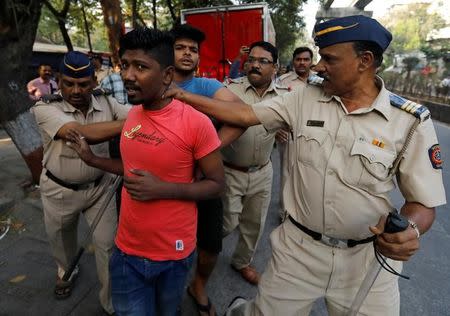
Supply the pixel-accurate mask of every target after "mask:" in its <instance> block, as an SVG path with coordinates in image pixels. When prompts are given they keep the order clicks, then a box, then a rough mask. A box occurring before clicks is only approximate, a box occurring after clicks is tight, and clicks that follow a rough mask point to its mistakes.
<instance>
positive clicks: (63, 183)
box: [45, 170, 103, 191]
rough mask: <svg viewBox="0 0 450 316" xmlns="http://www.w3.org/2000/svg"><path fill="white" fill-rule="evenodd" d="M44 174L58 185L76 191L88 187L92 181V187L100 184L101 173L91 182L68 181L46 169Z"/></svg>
mask: <svg viewBox="0 0 450 316" xmlns="http://www.w3.org/2000/svg"><path fill="white" fill-rule="evenodd" d="M45 175H46V176H47V177H48V178H49V179H51V180H52V181H53V182H55V183H57V184H59V185H60V186H63V187H65V188H67V189H71V190H74V191H78V190H86V189H89V187H91V184H92V183H93V184H94V185H93V187H94V188H95V187H96V186H98V185H99V184H100V182H101V181H102V178H103V175H101V176H100V177H98V178H97V179H95V180H94V181H91V182H87V183H81V184H78V183H68V182H66V181H64V180H61V179H60V178H58V177H56V176H55V175H54V174H53V173H51V172H50V170H47V171H46V172H45Z"/></svg>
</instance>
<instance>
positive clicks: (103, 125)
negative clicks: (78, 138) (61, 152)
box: [56, 120, 125, 144]
mask: <svg viewBox="0 0 450 316" xmlns="http://www.w3.org/2000/svg"><path fill="white" fill-rule="evenodd" d="M124 122H125V121H124V120H118V121H109V122H100V123H92V124H87V125H82V124H80V123H78V122H69V123H66V124H64V125H63V126H62V127H61V128H60V129H59V131H58V133H57V134H56V136H57V137H59V138H62V139H67V135H68V133H69V131H70V130H72V129H75V130H77V131H78V132H79V133H81V134H82V135H83V136H84V137H85V138H86V140H87V142H88V143H89V144H98V143H101V142H104V141H107V140H110V139H111V138H113V137H114V136H117V135H120V133H121V131H122V127H123V124H124Z"/></svg>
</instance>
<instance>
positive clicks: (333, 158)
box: [253, 78, 446, 239]
mask: <svg viewBox="0 0 450 316" xmlns="http://www.w3.org/2000/svg"><path fill="white" fill-rule="evenodd" d="M377 83H379V86H380V89H381V90H380V93H379V94H378V96H377V98H376V100H375V101H374V102H373V104H372V105H371V106H370V107H368V108H361V109H358V110H356V111H354V112H352V113H348V112H347V111H346V108H345V106H344V105H343V104H342V102H341V100H340V98H339V97H337V96H330V95H326V94H325V93H324V92H323V90H322V88H321V87H317V86H313V85H307V86H305V87H304V88H299V89H295V90H294V91H292V92H291V93H287V94H284V95H283V96H279V97H276V98H274V99H271V100H269V101H263V102H261V103H259V104H255V105H253V110H254V111H255V113H256V115H257V117H258V118H259V120H260V121H261V122H262V124H263V125H264V127H265V128H266V129H268V130H269V131H273V130H276V129H279V128H281V127H283V126H286V125H288V126H289V127H291V128H292V138H293V141H291V142H289V143H288V166H287V168H288V172H289V178H288V179H287V183H286V185H285V188H284V191H283V198H284V202H285V207H286V209H287V211H288V212H289V214H290V215H291V216H292V217H293V218H294V219H295V220H297V221H298V222H300V223H302V224H303V225H305V226H306V227H308V228H309V229H311V230H314V231H317V232H320V233H323V234H326V235H328V236H331V237H335V238H343V239H363V238H366V237H368V236H370V235H371V233H370V232H369V230H368V226H369V225H375V224H376V223H377V222H378V220H379V217H380V215H383V214H387V213H388V212H389V211H391V210H392V208H393V206H392V203H391V201H390V198H389V192H390V191H391V190H392V189H394V187H395V183H394V179H393V178H392V177H388V172H389V169H390V167H392V163H393V162H394V160H395V158H396V156H397V154H398V153H399V151H400V150H401V148H402V147H403V144H404V143H405V138H406V136H407V134H408V132H409V130H410V127H411V125H412V124H413V122H414V121H415V117H414V116H413V115H412V114H409V113H407V112H405V111H403V110H400V109H398V108H395V107H393V106H392V105H391V104H390V100H389V91H387V90H386V89H385V88H384V83H383V82H382V81H381V79H379V78H378V79H377ZM377 142H383V143H384V146H383V148H382V147H380V146H377V145H374V144H373V143H377ZM437 143H438V141H437V138H436V133H435V130H434V127H433V122H432V121H431V119H428V120H426V121H424V122H422V123H421V124H420V125H419V126H418V128H417V129H416V131H415V133H414V136H413V138H412V141H411V143H410V145H409V147H408V149H407V151H406V153H405V155H404V158H403V159H402V161H401V163H400V166H399V170H398V171H397V181H398V184H399V187H400V190H401V192H402V194H403V196H404V198H405V200H406V201H408V202H418V203H421V204H423V205H425V206H426V207H435V206H438V205H442V204H445V203H446V197H445V191H444V186H443V183H442V170H441V169H434V168H433V166H432V163H431V162H430V157H429V152H428V151H429V149H430V148H431V147H432V146H433V145H434V144H437Z"/></svg>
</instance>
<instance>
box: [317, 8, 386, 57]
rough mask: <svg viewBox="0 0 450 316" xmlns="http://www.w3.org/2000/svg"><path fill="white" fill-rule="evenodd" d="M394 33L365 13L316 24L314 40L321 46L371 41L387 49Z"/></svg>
mask: <svg viewBox="0 0 450 316" xmlns="http://www.w3.org/2000/svg"><path fill="white" fill-rule="evenodd" d="M391 40H392V34H391V33H390V32H389V31H388V30H386V29H385V28H384V26H382V25H381V24H380V23H379V22H378V21H377V20H375V19H372V18H369V17H367V16H364V15H352V16H346V17H343V18H337V19H333V20H329V21H326V22H323V23H319V24H316V25H315V26H314V41H315V43H316V45H317V46H318V47H319V48H324V47H327V46H331V45H334V44H339V43H345V42H354V41H369V42H374V43H376V44H377V45H378V46H380V48H381V49H382V50H383V51H385V50H386V48H387V47H388V46H389V44H390V42H391Z"/></svg>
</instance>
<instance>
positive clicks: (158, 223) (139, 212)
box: [116, 100, 220, 261]
mask: <svg viewBox="0 0 450 316" xmlns="http://www.w3.org/2000/svg"><path fill="white" fill-rule="evenodd" d="M219 146H220V140H219V138H218V136H217V133H216V131H215V129H214V127H213V125H212V123H211V120H210V119H209V118H208V117H207V116H205V115H204V114H202V113H200V112H198V111H196V110H195V109H193V108H192V107H190V106H189V105H187V104H184V103H182V102H180V101H177V100H174V101H172V102H171V103H170V104H169V105H167V106H166V107H164V108H163V109H161V110H156V111H149V110H145V109H144V108H143V107H142V106H135V107H133V108H132V109H131V110H130V112H129V114H128V117H127V120H126V122H125V124H124V127H123V130H122V136H121V141H120V151H121V154H122V161H123V169H124V174H125V175H130V171H129V170H130V169H141V170H146V171H149V172H150V173H152V174H154V175H155V176H157V177H159V178H160V179H162V180H163V181H168V182H177V183H191V182H193V181H194V163H195V161H196V160H198V159H201V158H202V157H204V156H206V155H208V154H210V153H211V152H213V151H214V150H216V149H217V148H218V147H219ZM196 231H197V207H196V203H195V201H188V200H153V201H145V202H140V201H136V200H132V199H131V197H130V195H129V194H128V193H127V191H126V190H125V188H124V189H123V190H122V207H121V211H120V220H119V228H118V232H117V236H116V245H117V247H119V248H120V249H121V250H122V251H123V252H125V253H126V254H129V255H134V256H139V257H145V258H148V259H151V260H156V261H163V260H179V259H183V258H186V257H187V256H188V255H189V254H191V252H192V251H193V250H194V248H195V244H196Z"/></svg>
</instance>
